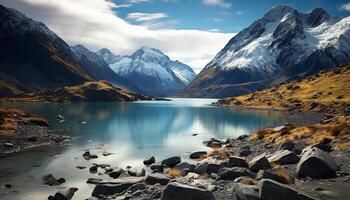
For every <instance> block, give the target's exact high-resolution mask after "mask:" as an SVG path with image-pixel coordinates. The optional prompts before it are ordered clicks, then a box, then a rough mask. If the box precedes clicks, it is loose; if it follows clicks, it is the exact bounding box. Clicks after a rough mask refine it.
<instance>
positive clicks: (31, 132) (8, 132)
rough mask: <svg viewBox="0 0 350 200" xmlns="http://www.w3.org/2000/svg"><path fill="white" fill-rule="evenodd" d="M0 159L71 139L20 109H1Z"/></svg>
mask: <svg viewBox="0 0 350 200" xmlns="http://www.w3.org/2000/svg"><path fill="white" fill-rule="evenodd" d="M0 115H1V124H0V126H1V131H0V157H4V156H6V154H9V153H14V152H19V151H23V150H26V149H30V148H34V147H39V146H44V145H50V144H61V143H62V142H64V141H69V140H70V137H69V136H65V135H63V134H60V132H61V131H59V130H51V129H50V128H49V124H48V122H47V121H46V119H44V118H42V117H40V116H36V115H32V114H28V113H26V112H25V111H23V110H18V109H0Z"/></svg>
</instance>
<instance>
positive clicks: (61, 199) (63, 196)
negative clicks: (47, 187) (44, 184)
mask: <svg viewBox="0 0 350 200" xmlns="http://www.w3.org/2000/svg"><path fill="white" fill-rule="evenodd" d="M77 190H78V189H77V188H66V189H62V190H59V191H58V192H57V193H56V194H55V195H54V196H49V198H48V199H49V200H71V199H72V198H73V196H74V193H75V192H76V191H77Z"/></svg>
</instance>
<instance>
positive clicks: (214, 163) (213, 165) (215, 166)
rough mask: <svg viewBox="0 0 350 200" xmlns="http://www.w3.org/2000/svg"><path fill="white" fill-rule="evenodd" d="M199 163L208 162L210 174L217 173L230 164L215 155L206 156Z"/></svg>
mask: <svg viewBox="0 0 350 200" xmlns="http://www.w3.org/2000/svg"><path fill="white" fill-rule="evenodd" d="M199 163H206V164H207V173H208V174H211V173H216V174H217V173H218V172H219V170H220V169H221V168H223V167H227V164H228V163H227V162H226V161H225V160H219V159H215V158H213V157H209V158H206V159H204V160H202V161H201V162H199Z"/></svg>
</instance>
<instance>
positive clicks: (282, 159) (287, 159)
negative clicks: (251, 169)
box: [268, 150, 300, 165]
mask: <svg viewBox="0 0 350 200" xmlns="http://www.w3.org/2000/svg"><path fill="white" fill-rule="evenodd" d="M299 160H300V158H299V157H298V156H297V155H296V154H295V153H294V152H293V151H290V150H279V151H276V152H275V153H273V154H271V155H269V156H268V161H269V162H270V163H276V164H280V165H286V164H294V163H297V162H299Z"/></svg>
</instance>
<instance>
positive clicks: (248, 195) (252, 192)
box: [234, 183, 260, 200]
mask: <svg viewBox="0 0 350 200" xmlns="http://www.w3.org/2000/svg"><path fill="white" fill-rule="evenodd" d="M234 191H235V193H236V196H237V198H238V199H239V200H260V198H259V189H258V187H257V186H255V185H245V184H240V183H238V184H237V185H236V186H235V188H234Z"/></svg>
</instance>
